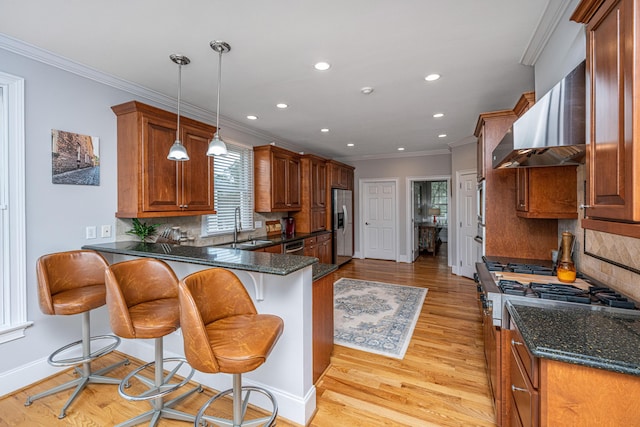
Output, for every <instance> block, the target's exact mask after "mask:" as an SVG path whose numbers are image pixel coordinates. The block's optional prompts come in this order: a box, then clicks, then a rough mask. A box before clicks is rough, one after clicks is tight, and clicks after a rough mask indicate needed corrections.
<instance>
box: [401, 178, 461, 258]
mask: <svg viewBox="0 0 640 427" xmlns="http://www.w3.org/2000/svg"><path fill="white" fill-rule="evenodd" d="M416 181H447V189H448V191H449V196H448V197H447V212H448V223H447V233H448V235H449V238H447V266H448V267H451V233H450V231H449V230H450V228H451V224H452V222H453V221H454V220H455V218H452V212H451V194H452V188H451V175H427V176H408V177H407V180H406V185H405V187H406V190H407V191H406V193H407V194H406V211H407V212H406V214H407V217H406V224H407V228H406V234H407V248H406V249H407V257H406V261H405V262H408V263H412V262H413V260H412V259H411V258H412V257H411V253H412V251H413V244H414V242H413V223H412V222H411V217H412V216H413V197H412V193H413V183H414V182H416Z"/></svg>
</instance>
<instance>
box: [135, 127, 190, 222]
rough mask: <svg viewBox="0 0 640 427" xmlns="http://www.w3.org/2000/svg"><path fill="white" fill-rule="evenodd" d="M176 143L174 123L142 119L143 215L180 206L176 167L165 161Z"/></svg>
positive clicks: (175, 163) (171, 161) (175, 208)
mask: <svg viewBox="0 0 640 427" xmlns="http://www.w3.org/2000/svg"><path fill="white" fill-rule="evenodd" d="M175 139H176V123H175V122H171V121H169V120H164V119H161V118H157V117H153V116H145V117H143V118H142V146H143V155H142V171H143V172H142V176H143V178H142V179H143V191H142V194H143V201H142V203H143V206H142V210H143V211H145V212H163V211H175V210H177V209H178V206H179V205H180V204H181V199H180V183H179V176H178V175H179V171H178V166H179V163H178V162H175V161H173V160H169V159H167V153H168V152H169V149H170V148H171V146H172V145H173V143H174V141H175Z"/></svg>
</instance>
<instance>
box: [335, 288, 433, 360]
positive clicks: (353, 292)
mask: <svg viewBox="0 0 640 427" xmlns="http://www.w3.org/2000/svg"><path fill="white" fill-rule="evenodd" d="M427 290H428V289H426V288H416V287H413V286H401V285H394V284H391V283H381V282H370V281H363V280H355V279H347V278H342V279H340V280H338V281H337V282H335V283H334V284H333V291H334V297H333V298H334V305H333V307H334V316H333V319H334V333H333V342H334V343H335V344H338V345H343V346H345V347H351V348H355V349H357V350H364V351H368V352H371V353H376V354H382V355H385V356H389V357H393V358H396V359H402V358H403V357H404V354H405V352H406V351H407V347H408V346H409V341H411V336H412V335H413V329H414V327H415V325H416V322H417V321H418V317H419V316H420V311H421V310H422V303H423V302H424V298H425V297H426V295H427Z"/></svg>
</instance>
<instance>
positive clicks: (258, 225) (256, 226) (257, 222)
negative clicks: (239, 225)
mask: <svg viewBox="0 0 640 427" xmlns="http://www.w3.org/2000/svg"><path fill="white" fill-rule="evenodd" d="M253 228H262V221H256V222H254V223H253Z"/></svg>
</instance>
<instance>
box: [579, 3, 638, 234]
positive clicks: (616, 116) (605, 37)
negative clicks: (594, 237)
mask: <svg viewBox="0 0 640 427" xmlns="http://www.w3.org/2000/svg"><path fill="white" fill-rule="evenodd" d="M634 3H635V2H634V0H621V1H617V2H616V1H607V2H605V4H604V5H602V6H601V7H600V9H599V10H598V12H597V13H596V15H595V16H594V18H593V19H592V20H591V22H589V23H588V25H587V43H588V48H587V65H588V71H587V75H588V76H591V79H590V82H589V89H590V95H591V97H590V100H589V101H590V105H589V107H590V113H591V117H590V121H591V123H590V131H591V134H590V141H589V152H588V161H587V173H588V179H587V205H588V206H589V208H588V209H587V211H586V215H587V217H590V218H601V219H613V220H621V221H633V222H640V203H638V195H637V194H636V195H635V200H634V192H636V193H637V192H638V187H639V185H640V178H639V175H640V174H638V173H637V172H636V174H635V175H634V173H633V166H634V164H633V163H634V161H635V162H638V160H639V159H638V156H639V154H640V144H638V142H637V141H636V143H635V145H634V132H635V133H636V134H637V132H638V129H637V127H638V125H639V123H640V122H638V120H637V119H636V120H635V123H634V109H635V108H638V105H637V103H638V96H637V94H638V93H639V92H638V89H637V88H636V87H634V78H635V76H636V75H637V73H638V70H637V67H638V65H637V64H636V63H637V59H636V58H635V57H634V54H635V50H636V47H635V44H636V42H637V40H635V39H634V37H638V35H637V33H638V28H637V27H638V25H640V23H639V22H634V16H635V15H636V14H637V11H634ZM635 117H639V115H638V113H637V112H636V115H635ZM634 127H636V129H634ZM636 168H637V164H636Z"/></svg>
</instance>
